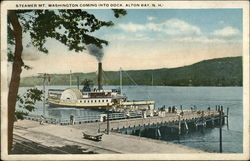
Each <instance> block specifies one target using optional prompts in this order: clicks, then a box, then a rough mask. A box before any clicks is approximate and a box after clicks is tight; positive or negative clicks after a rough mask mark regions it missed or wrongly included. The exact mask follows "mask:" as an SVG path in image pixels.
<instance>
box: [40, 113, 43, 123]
mask: <svg viewBox="0 0 250 161" xmlns="http://www.w3.org/2000/svg"><path fill="white" fill-rule="evenodd" d="M43 122H44V117H43V115H41V117H40V125H43Z"/></svg>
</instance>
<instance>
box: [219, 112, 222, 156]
mask: <svg viewBox="0 0 250 161" xmlns="http://www.w3.org/2000/svg"><path fill="white" fill-rule="evenodd" d="M219 113H220V153H222V110H221V109H220V111H219Z"/></svg>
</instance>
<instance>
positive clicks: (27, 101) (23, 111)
mask: <svg viewBox="0 0 250 161" xmlns="http://www.w3.org/2000/svg"><path fill="white" fill-rule="evenodd" d="M42 95H43V91H42V90H39V89H37V88H31V89H28V90H27V91H26V92H25V93H24V94H23V95H21V96H20V95H17V104H18V107H19V109H17V110H16V111H15V119H24V116H27V115H28V112H31V111H33V110H34V109H35V108H36V107H35V103H36V102H37V101H42Z"/></svg>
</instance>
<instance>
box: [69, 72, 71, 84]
mask: <svg viewBox="0 0 250 161" xmlns="http://www.w3.org/2000/svg"><path fill="white" fill-rule="evenodd" d="M69 87H71V70H70V74H69Z"/></svg>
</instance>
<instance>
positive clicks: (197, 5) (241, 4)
mask: <svg viewBox="0 0 250 161" xmlns="http://www.w3.org/2000/svg"><path fill="white" fill-rule="evenodd" d="M85 2H86V3H95V4H99V3H104V2H105V3H108V4H114V3H144V4H145V3H147V4H152V3H154V4H156V5H158V4H161V5H163V7H161V8H162V9H170V8H171V9H205V8H206V9H209V8H242V9H243V76H244V78H243V87H244V88H243V93H244V95H243V111H244V112H243V118H244V123H243V129H244V132H243V133H244V138H243V153H242V154H217V153H210V154H112V155H108V154H97V155H88V154H84V155H7V130H6V129H7V117H6V116H7V106H6V105H7V91H8V90H7V89H8V84H7V61H6V51H7V49H6V48H7V43H6V39H7V38H6V28H7V26H6V22H7V20H6V17H7V9H17V8H16V6H15V4H17V3H18V4H49V3H50V4H52V3H53V4H54V3H57V4H65V3H71V4H74V3H78V4H79V3H85ZM98 8H102V9H103V8H105V9H108V8H110V7H98ZM113 8H114V7H113ZM118 8H119V7H118ZM138 8H139V7H133V8H131V7H124V9H138ZM146 8H147V7H146ZM146 8H142V7H140V9H146ZM21 9H45V8H21ZM49 9H56V8H49ZM67 9H69V8H67ZM70 9H74V8H73V7H70ZM85 9H87V8H85ZM88 9H89V8H88ZM91 9H97V8H91ZM147 9H149V8H147ZM1 31H2V32H1V107H2V109H1V116H2V117H1V134H2V135H1V149H2V151H1V157H2V159H4V160H38V159H39V160H51V159H53V160H79V159H80V160H92V159H93V160H104V159H105V160H108V159H109V160H135V159H136V160H156V159H157V160H191V159H192V160H248V159H249V2H248V1H206V2H204V1H203V2H201V1H144V2H143V1H123V2H122V1H119V2H118V1H95V2H93V1H53V2H47V1H46V2H44V1H37V2H31V1H4V2H2V3H1Z"/></svg>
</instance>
